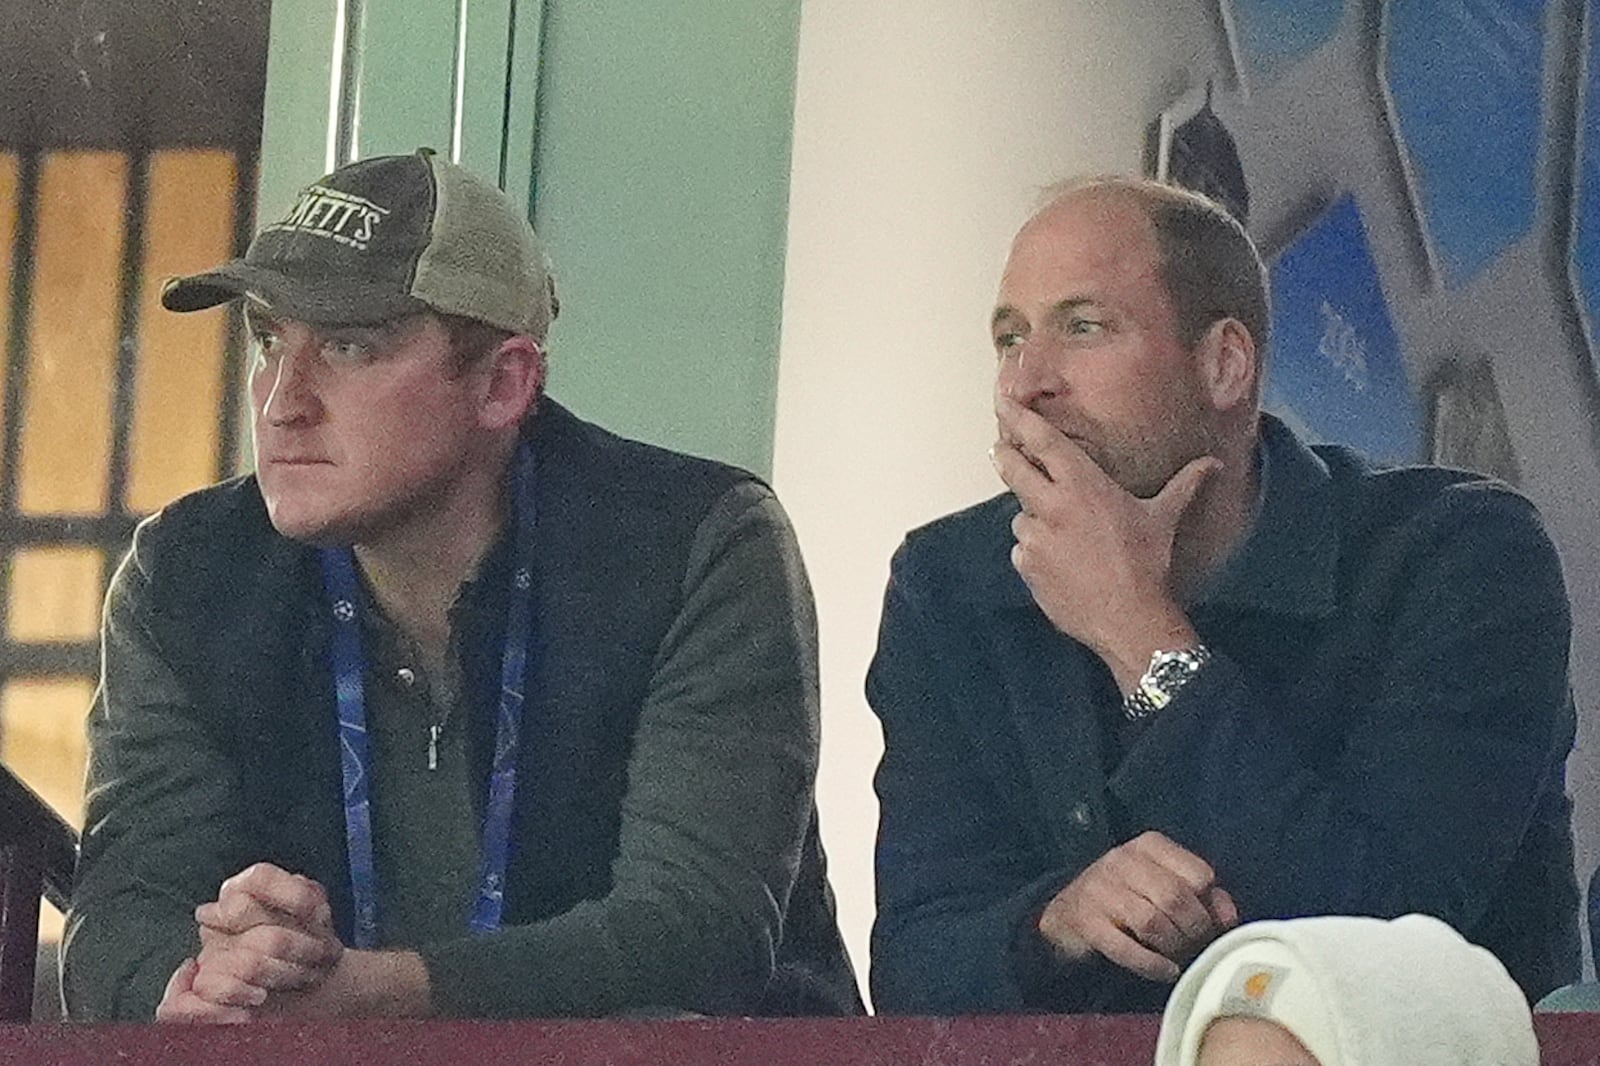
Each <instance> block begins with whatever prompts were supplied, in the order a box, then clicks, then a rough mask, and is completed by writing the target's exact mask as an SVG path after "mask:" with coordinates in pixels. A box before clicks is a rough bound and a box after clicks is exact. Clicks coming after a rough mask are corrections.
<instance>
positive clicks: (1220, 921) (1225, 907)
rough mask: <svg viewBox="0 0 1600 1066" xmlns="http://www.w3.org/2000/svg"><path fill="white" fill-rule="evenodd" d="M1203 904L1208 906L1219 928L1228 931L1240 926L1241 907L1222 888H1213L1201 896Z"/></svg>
mask: <svg viewBox="0 0 1600 1066" xmlns="http://www.w3.org/2000/svg"><path fill="white" fill-rule="evenodd" d="M1201 902H1203V903H1204V904H1205V905H1206V910H1208V911H1210V912H1211V917H1212V919H1213V920H1214V921H1215V922H1216V923H1217V926H1218V928H1220V929H1223V930H1228V929H1232V928H1233V927H1234V926H1236V925H1238V924H1239V907H1238V905H1237V904H1236V903H1234V902H1233V897H1232V896H1230V895H1228V893H1227V891H1226V890H1224V889H1223V888H1222V887H1220V886H1218V885H1213V886H1211V888H1209V889H1207V890H1206V892H1205V894H1204V895H1202V896H1201Z"/></svg>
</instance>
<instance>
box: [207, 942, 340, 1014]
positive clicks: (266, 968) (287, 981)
mask: <svg viewBox="0 0 1600 1066" xmlns="http://www.w3.org/2000/svg"><path fill="white" fill-rule="evenodd" d="M267 933H269V930H250V932H248V933H243V935H240V936H237V938H234V940H230V941H227V943H222V944H216V946H208V948H205V949H202V952H200V960H198V962H200V973H198V975H197V976H195V978H194V991H195V992H197V994H200V996H203V997H205V999H210V1000H213V1002H218V1004H230V1005H237V1007H259V1005H261V1004H264V1002H266V999H267V992H288V991H299V989H306V988H312V986H315V984H317V983H318V981H322V980H323V978H325V976H326V973H328V970H330V968H331V967H333V964H334V962H338V956H323V959H322V960H318V962H317V964H309V962H299V960H294V959H286V957H283V956H285V954H288V952H282V951H278V952H272V951H264V949H262V948H261V944H259V941H261V940H262V936H264V935H267ZM274 948H282V944H274Z"/></svg>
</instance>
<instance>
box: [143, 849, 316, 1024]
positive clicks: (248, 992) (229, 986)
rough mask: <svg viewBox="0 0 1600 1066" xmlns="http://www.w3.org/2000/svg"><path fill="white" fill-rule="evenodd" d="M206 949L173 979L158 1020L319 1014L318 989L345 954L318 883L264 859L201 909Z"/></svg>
mask: <svg viewBox="0 0 1600 1066" xmlns="http://www.w3.org/2000/svg"><path fill="white" fill-rule="evenodd" d="M195 921H196V923H197V924H198V925H199V927H200V945H201V946H200V953H199V955H198V956H196V957H195V958H192V959H186V960H185V961H184V962H183V964H182V965H181V966H179V967H178V969H177V970H176V971H174V972H173V974H172V977H171V979H170V980H169V981H168V982H167V988H166V992H165V994H164V995H163V996H162V998H161V1003H160V1005H159V1006H157V1008H156V1019H157V1020H158V1021H178V1022H214V1023H231V1022H244V1021H249V1020H250V1019H251V1018H252V1017H255V1016H256V1015H257V1014H258V1013H262V1012H271V1011H295V1012H300V1013H318V1011H317V1010H316V997H315V993H316V991H317V990H318V989H319V988H320V987H321V986H322V985H323V984H324V983H325V982H326V981H327V978H328V977H329V976H330V975H331V974H332V973H333V971H334V969H335V967H336V966H337V965H338V964H339V962H340V960H341V958H342V957H343V956H344V951H345V948H344V944H343V943H342V942H341V941H340V939H339V936H338V934H337V933H336V932H335V931H334V928H333V911H332V908H331V907H330V906H329V904H328V895H327V892H326V891H325V890H324V889H323V887H322V886H321V885H320V884H318V883H317V882H316V881H313V880H311V879H310V878H307V877H301V876H299V875H297V874H291V873H289V872H287V871H285V870H282V869H280V868H278V867H276V866H273V865H271V864H270V863H256V864H255V865H254V866H251V867H249V868H247V869H245V870H244V871H242V872H241V873H238V874H236V875H234V876H233V877H230V878H228V880H226V881H224V882H223V883H222V887H221V889H220V890H219V891H218V893H217V898H216V900H215V901H213V902H211V903H204V904H201V905H200V906H199V907H198V908H196V910H195Z"/></svg>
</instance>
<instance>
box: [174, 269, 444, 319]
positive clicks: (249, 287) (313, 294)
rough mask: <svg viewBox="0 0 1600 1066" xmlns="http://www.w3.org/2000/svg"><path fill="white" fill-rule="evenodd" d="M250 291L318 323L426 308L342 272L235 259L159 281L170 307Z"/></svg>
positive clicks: (213, 302) (212, 303) (275, 308)
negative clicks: (288, 271) (285, 270)
mask: <svg viewBox="0 0 1600 1066" xmlns="http://www.w3.org/2000/svg"><path fill="white" fill-rule="evenodd" d="M247 293H248V294H251V295H253V296H257V297H259V298H260V299H261V302H262V303H263V304H264V305H265V307H266V309H267V310H268V311H271V312H272V313H273V314H278V315H282V316H284V317H286V318H293V319H298V320H300V321H302V322H310V323H314V324H317V325H372V324H376V323H379V322H388V321H392V320H393V319H396V318H400V317H402V316H405V315H410V314H416V313H417V312H419V311H426V310H427V309H428V305H427V304H425V303H423V302H422V301H421V300H418V299H417V298H416V297H414V296H410V295H408V294H406V293H397V292H395V291H394V289H393V288H392V287H380V286H376V285H373V284H371V283H370V282H367V283H363V282H359V281H353V280H351V279H349V278H343V277H327V278H315V279H310V280H307V279H304V278H291V277H288V276H287V275H284V274H281V273H279V272H278V271H276V270H270V269H268V268H265V267H261V266H256V265H254V264H251V263H247V262H245V261H244V260H243V259H235V260H233V261H232V262H230V263H224V264H223V265H222V266H220V267H217V268H216V269H215V270H208V271H206V272H205V273H203V274H190V275H189V276H187V277H181V278H170V279H168V280H167V282H166V284H165V285H163V286H162V287H161V306H162V307H165V308H166V309H167V310H169V311H204V310H205V309H207V308H209V307H216V306H217V305H219V304H225V303H228V302H229V301H231V300H237V299H239V298H240V297H242V296H244V295H246V294H247Z"/></svg>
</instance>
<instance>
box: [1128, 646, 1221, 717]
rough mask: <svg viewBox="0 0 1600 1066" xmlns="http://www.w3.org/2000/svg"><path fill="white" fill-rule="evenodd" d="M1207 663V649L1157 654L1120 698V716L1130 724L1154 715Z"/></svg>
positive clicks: (1208, 656) (1208, 655)
mask: <svg viewBox="0 0 1600 1066" xmlns="http://www.w3.org/2000/svg"><path fill="white" fill-rule="evenodd" d="M1210 661H1211V649H1209V648H1207V647H1206V646H1205V645H1204V644H1196V645H1195V646H1194V647H1192V648H1180V649H1179V650H1177V651H1158V652H1156V653H1155V654H1154V655H1152V656H1150V665H1149V666H1148V667H1146V668H1145V672H1144V676H1143V677H1141V678H1139V684H1138V686H1137V687H1136V688H1134V690H1133V691H1132V692H1130V693H1128V694H1127V695H1126V696H1124V697H1122V713H1123V714H1124V715H1126V716H1127V717H1128V718H1129V719H1130V720H1132V721H1135V722H1137V721H1139V720H1140V719H1143V718H1148V717H1150V716H1151V715H1152V714H1155V713H1156V712H1157V711H1159V710H1161V708H1163V707H1165V706H1166V705H1167V704H1169V703H1171V702H1172V697H1173V696H1176V695H1177V694H1178V690H1179V689H1180V688H1182V687H1183V686H1184V685H1187V684H1188V683H1189V682H1190V681H1191V680H1193V678H1194V675H1196V674H1198V673H1199V672H1200V668H1201V667H1202V666H1204V665H1205V664H1206V663H1208V662H1210Z"/></svg>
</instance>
